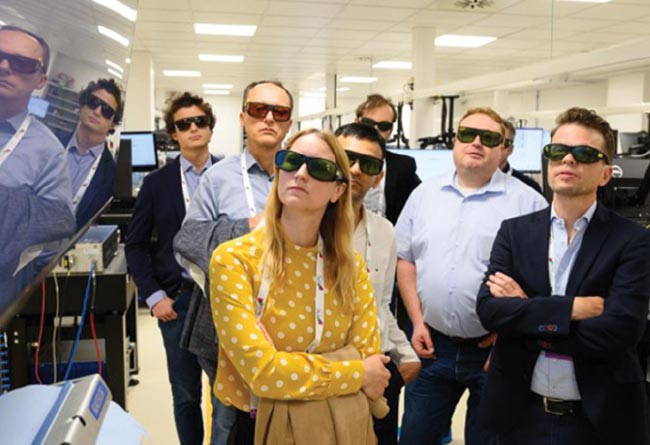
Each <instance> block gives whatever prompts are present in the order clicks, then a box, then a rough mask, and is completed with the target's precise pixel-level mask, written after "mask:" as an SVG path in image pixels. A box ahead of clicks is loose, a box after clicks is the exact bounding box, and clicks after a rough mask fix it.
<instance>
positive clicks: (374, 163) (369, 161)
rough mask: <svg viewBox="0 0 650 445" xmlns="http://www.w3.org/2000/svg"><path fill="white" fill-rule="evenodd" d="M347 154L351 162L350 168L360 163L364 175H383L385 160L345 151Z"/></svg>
mask: <svg viewBox="0 0 650 445" xmlns="http://www.w3.org/2000/svg"><path fill="white" fill-rule="evenodd" d="M345 154H346V155H348V161H349V162H350V168H352V166H353V165H354V164H355V163H356V162H359V168H360V169H361V171H362V172H363V173H365V174H366V175H370V176H375V175H378V174H379V173H381V169H382V168H383V166H384V160H383V159H379V158H374V157H372V156H368V155H362V154H361V153H356V152H354V151H349V150H345Z"/></svg>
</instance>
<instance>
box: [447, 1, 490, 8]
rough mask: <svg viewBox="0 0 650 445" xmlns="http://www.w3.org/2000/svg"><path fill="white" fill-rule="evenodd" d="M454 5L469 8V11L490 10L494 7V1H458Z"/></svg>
mask: <svg viewBox="0 0 650 445" xmlns="http://www.w3.org/2000/svg"><path fill="white" fill-rule="evenodd" d="M454 5H456V6H458V7H459V8H469V9H476V8H489V7H490V6H492V5H494V1H493V0H458V1H457V2H455V3H454Z"/></svg>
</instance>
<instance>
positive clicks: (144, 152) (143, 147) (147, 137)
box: [120, 131, 158, 172]
mask: <svg viewBox="0 0 650 445" xmlns="http://www.w3.org/2000/svg"><path fill="white" fill-rule="evenodd" d="M120 139H129V140H130V141H131V167H132V170H133V171H136V172H137V171H151V170H155V169H157V168H158V154H157V152H156V140H155V137H154V134H153V132H151V131H124V132H122V133H121V134H120Z"/></svg>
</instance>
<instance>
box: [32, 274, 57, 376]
mask: <svg viewBox="0 0 650 445" xmlns="http://www.w3.org/2000/svg"><path fill="white" fill-rule="evenodd" d="M44 324H45V280H43V282H42V283H41V323H40V326H39V328H38V342H37V343H36V353H35V354H34V375H35V376H36V381H37V382H38V383H39V384H41V385H42V384H43V382H42V381H41V376H40V375H38V353H39V351H40V350H41V340H43V325H44ZM55 341H56V340H55Z"/></svg>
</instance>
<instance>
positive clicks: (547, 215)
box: [522, 207, 551, 295]
mask: <svg viewBox="0 0 650 445" xmlns="http://www.w3.org/2000/svg"><path fill="white" fill-rule="evenodd" d="M533 218H534V219H533V220H532V227H530V232H529V234H530V236H527V237H526V238H527V239H528V240H529V243H525V244H522V246H523V247H524V250H523V251H522V255H523V258H526V257H528V256H530V261H531V268H532V270H533V271H534V273H533V274H531V277H533V278H532V280H531V281H532V282H531V283H530V284H531V285H532V287H533V289H535V290H538V291H539V292H540V293H541V294H542V295H548V294H550V292H551V283H550V281H549V276H548V242H549V238H550V234H551V231H550V224H551V223H550V221H551V208H550V207H548V208H547V209H545V210H544V211H541V212H537V213H536V214H535V215H534V217H533ZM536 234H539V236H535V235H536ZM530 252H536V253H535V254H533V255H531V253H530Z"/></svg>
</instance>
